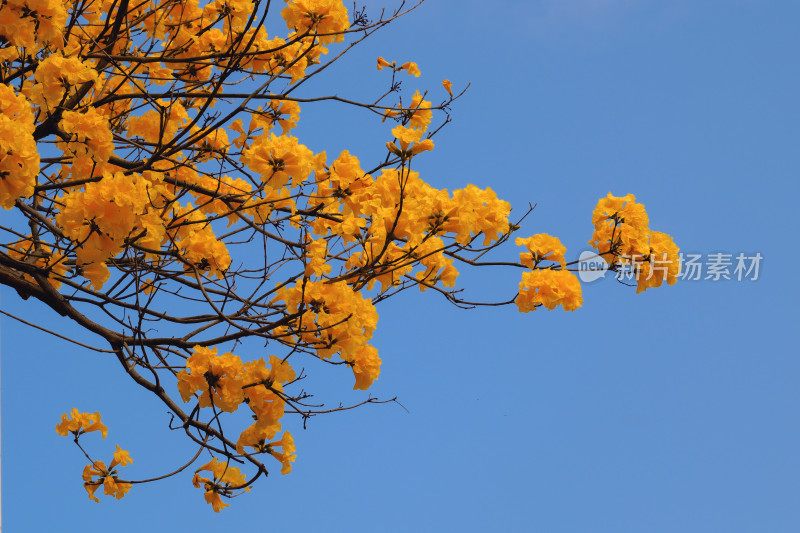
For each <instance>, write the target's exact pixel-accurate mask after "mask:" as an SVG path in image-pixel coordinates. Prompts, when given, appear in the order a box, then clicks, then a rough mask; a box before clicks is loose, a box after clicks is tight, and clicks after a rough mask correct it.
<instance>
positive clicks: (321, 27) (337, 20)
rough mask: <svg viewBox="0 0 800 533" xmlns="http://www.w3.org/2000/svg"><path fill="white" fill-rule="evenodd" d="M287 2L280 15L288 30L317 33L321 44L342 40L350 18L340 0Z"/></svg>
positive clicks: (298, 0) (295, 0)
mask: <svg viewBox="0 0 800 533" xmlns="http://www.w3.org/2000/svg"><path fill="white" fill-rule="evenodd" d="M287 4H288V5H287V6H286V7H285V8H283V11H281V15H282V16H283V19H284V20H285V21H286V26H287V27H288V28H289V29H290V30H294V31H296V32H297V33H299V34H303V33H306V32H310V33H312V34H316V35H319V40H320V42H321V43H323V44H327V43H331V42H342V41H343V40H344V31H345V30H347V29H348V28H349V27H350V19H349V17H348V15H347V8H346V7H344V4H343V3H342V2H341V0H294V1H292V2H288V1H287Z"/></svg>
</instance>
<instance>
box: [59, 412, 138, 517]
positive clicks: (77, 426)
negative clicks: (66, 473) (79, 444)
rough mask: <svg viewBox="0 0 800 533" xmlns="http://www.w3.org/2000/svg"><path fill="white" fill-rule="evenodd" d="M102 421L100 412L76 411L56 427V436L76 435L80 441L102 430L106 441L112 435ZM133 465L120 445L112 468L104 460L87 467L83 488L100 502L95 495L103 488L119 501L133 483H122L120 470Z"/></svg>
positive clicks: (110, 464) (64, 415)
mask: <svg viewBox="0 0 800 533" xmlns="http://www.w3.org/2000/svg"><path fill="white" fill-rule="evenodd" d="M100 418H101V417H100V413H94V414H90V413H81V412H79V411H78V410H77V409H75V408H73V409H72V411H71V412H70V414H67V413H64V414H63V415H61V422H60V423H59V424H57V425H56V433H58V434H59V435H61V436H67V435H68V434H70V433H72V434H73V435H75V439H76V440H77V439H78V438H79V437H80V436H81V435H83V434H84V433H89V432H92V431H99V432H100V433H101V434H102V436H103V438H104V439H105V438H106V435H108V428H107V427H106V426H105V425H104V424H103V423H102V422H101V421H100ZM132 462H133V459H131V456H130V453H128V452H127V451H126V450H123V449H122V448H120V447H119V445H117V450H116V451H115V452H114V457H113V459H112V460H111V462H110V463H109V465H108V467H106V465H105V463H104V462H103V461H93V462H92V463H91V464H88V465H86V467H85V468H84V469H83V476H82V477H83V487H84V488H85V489H86V492H88V493H89V498H90V499H92V500H94V501H95V502H98V503H99V502H100V500H99V499H97V496H95V492H97V489H99V488H100V487H101V486H102V487H103V493H104V494H106V495H109V496H114V497H115V498H116V499H118V500H119V499H122V497H123V496H125V494H127V493H128V491H129V490H130V489H131V484H130V483H127V482H124V481H120V479H119V477H118V476H117V467H118V466H127V465H129V464H131V463H132Z"/></svg>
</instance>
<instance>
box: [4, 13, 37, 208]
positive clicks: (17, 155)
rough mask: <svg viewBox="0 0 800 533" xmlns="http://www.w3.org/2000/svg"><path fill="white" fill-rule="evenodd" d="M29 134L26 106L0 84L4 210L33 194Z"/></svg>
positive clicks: (33, 150) (30, 115) (34, 152)
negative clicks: (18, 199)
mask: <svg viewBox="0 0 800 533" xmlns="http://www.w3.org/2000/svg"><path fill="white" fill-rule="evenodd" d="M2 9H3V8H0V13H2ZM0 33H2V32H1V31H0ZM33 131H34V122H33V112H32V110H31V106H30V104H28V102H27V101H26V100H25V97H24V96H22V95H19V94H16V92H15V91H14V89H13V88H12V87H10V86H9V85H6V84H3V83H0V145H2V147H3V149H2V151H0V206H2V207H3V208H4V209H10V208H11V207H13V205H14V202H15V200H16V199H17V198H19V197H28V196H30V195H32V194H33V187H34V184H35V180H36V175H37V174H38V173H39V152H38V151H37V149H36V142H35V141H34V140H33Z"/></svg>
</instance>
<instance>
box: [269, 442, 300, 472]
mask: <svg viewBox="0 0 800 533" xmlns="http://www.w3.org/2000/svg"><path fill="white" fill-rule="evenodd" d="M268 446H269V448H268V450H269V453H270V454H272V456H273V457H274V458H275V459H277V460H278V461H280V462H281V465H282V467H281V474H282V475H286V474H288V473H289V472H291V471H292V463H293V462H294V460H295V457H296V456H295V453H294V452H295V449H296V448H295V445H294V438H293V437H292V434H291V433H289V432H288V431H286V432H284V434H283V437H281V439H280V440H277V441H275V442H270V443H269V445H268ZM275 448H282V451H281V452H277V451H275Z"/></svg>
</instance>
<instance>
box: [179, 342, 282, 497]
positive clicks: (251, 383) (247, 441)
mask: <svg viewBox="0 0 800 533" xmlns="http://www.w3.org/2000/svg"><path fill="white" fill-rule="evenodd" d="M193 352H194V353H193V354H192V355H191V357H189V359H188V360H187V361H186V369H185V370H182V371H180V372H179V373H178V376H177V377H178V391H179V392H180V395H181V398H182V399H183V401H184V402H188V401H190V400H191V399H192V398H193V397H196V395H197V394H198V393H199V395H200V396H199V398H198V407H214V408H216V409H219V410H221V411H225V412H229V413H231V412H234V411H236V410H237V409H238V408H239V406H240V405H242V404H247V405H248V406H249V407H250V409H251V410H252V412H253V417H254V418H255V422H254V423H253V424H252V425H251V426H250V427H248V428H247V429H245V430H244V431H242V433H241V434H240V436H239V439H238V441H237V443H236V450H237V451H238V452H239V453H240V454H245V447H249V448H252V449H253V450H254V453H269V454H271V455H273V456H274V457H275V458H276V459H278V460H279V461H280V462H281V463H282V465H283V466H282V472H283V473H284V474H286V473H288V472H289V471H291V463H292V462H294V457H295V455H294V452H295V448H294V441H293V440H292V436H291V434H289V432H285V434H284V436H283V438H282V439H281V440H280V441H276V442H267V441H269V440H270V439H272V438H274V437H275V435H276V434H277V433H278V432H279V431H280V430H281V422H280V421H281V418H282V417H283V415H284V410H285V407H286V402H285V400H284V396H283V386H284V385H285V384H286V383H289V382H291V381H294V379H295V377H296V374H295V371H294V370H293V369H292V367H291V366H290V365H289V363H287V362H285V361H282V360H281V359H279V358H278V357H275V356H274V355H271V356H270V358H269V367H267V363H265V362H264V360H263V359H258V360H255V361H250V362H247V363H242V360H241V359H240V358H239V357H238V356H236V355H233V354H232V353H224V354H222V355H218V354H217V349H216V348H213V349H209V348H205V347H203V346H195V347H194V348H193ZM280 446H283V452H282V453H278V452H277V451H276V450H275V448H276V447H280ZM207 466H208V465H207ZM206 469H207V468H206ZM201 470H202V468H201ZM212 471H213V470H212ZM217 478H218V481H217V483H218V484H219V483H220V481H219V478H221V476H219V475H217ZM205 481H206V482H207V481H208V480H205ZM212 492H214V491H212ZM207 499H208V492H207ZM209 503H211V502H209Z"/></svg>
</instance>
